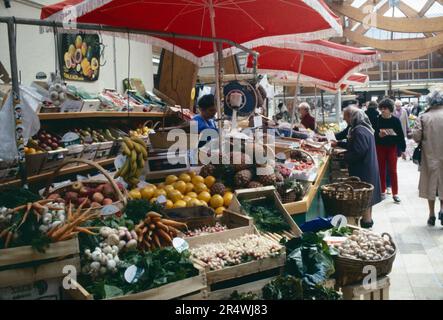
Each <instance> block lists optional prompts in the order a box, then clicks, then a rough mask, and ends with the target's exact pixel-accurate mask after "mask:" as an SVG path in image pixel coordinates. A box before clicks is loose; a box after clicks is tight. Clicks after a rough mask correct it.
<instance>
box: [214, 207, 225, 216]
mask: <svg viewBox="0 0 443 320" xmlns="http://www.w3.org/2000/svg"><path fill="white" fill-rule="evenodd" d="M225 210H226V208H225V207H218V208H217V209H215V214H216V215H217V216H219V215H222V214H223V212H224V211H225Z"/></svg>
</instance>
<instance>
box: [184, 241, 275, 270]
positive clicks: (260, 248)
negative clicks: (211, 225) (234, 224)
mask: <svg viewBox="0 0 443 320" xmlns="http://www.w3.org/2000/svg"><path fill="white" fill-rule="evenodd" d="M281 249H282V246H281V245H280V244H278V243H277V242H275V241H272V240H270V239H268V238H266V237H263V236H260V235H256V234H247V235H244V236H242V237H240V238H237V239H230V240H229V241H228V242H223V243H222V242H220V243H209V244H205V245H202V246H199V247H197V248H193V249H191V250H190V251H191V254H192V257H194V258H195V259H198V260H200V261H201V262H203V264H204V265H205V266H206V265H207V266H208V267H209V268H210V270H220V269H223V268H225V267H228V266H234V265H238V264H241V263H245V262H248V261H252V260H260V259H265V258H268V257H275V256H278V255H280V253H281Z"/></svg>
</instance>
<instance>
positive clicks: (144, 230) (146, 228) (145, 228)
mask: <svg viewBox="0 0 443 320" xmlns="http://www.w3.org/2000/svg"><path fill="white" fill-rule="evenodd" d="M148 230H149V229H148V227H146V226H145V227H144V228H143V230H142V234H145V233H146V232H148Z"/></svg>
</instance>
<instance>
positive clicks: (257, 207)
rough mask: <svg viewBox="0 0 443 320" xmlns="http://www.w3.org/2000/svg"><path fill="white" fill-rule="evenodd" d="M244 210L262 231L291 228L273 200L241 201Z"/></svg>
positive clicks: (277, 230) (279, 230)
mask: <svg viewBox="0 0 443 320" xmlns="http://www.w3.org/2000/svg"><path fill="white" fill-rule="evenodd" d="M240 204H241V206H242V208H243V210H244V211H245V212H246V213H247V214H248V215H249V216H251V217H252V218H254V224H255V225H256V226H257V228H258V229H259V230H260V231H264V232H277V233H278V232H281V231H288V230H289V229H290V227H289V224H288V223H287V222H286V221H285V219H284V218H283V215H282V214H281V213H280V212H279V211H278V209H276V208H275V206H274V205H273V201H270V200H268V199H267V200H263V201H261V200H260V201H247V200H243V201H240Z"/></svg>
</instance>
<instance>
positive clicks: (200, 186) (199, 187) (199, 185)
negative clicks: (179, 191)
mask: <svg viewBox="0 0 443 320" xmlns="http://www.w3.org/2000/svg"><path fill="white" fill-rule="evenodd" d="M194 191H195V192H196V193H197V194H200V193H201V192H203V191H208V187H207V186H206V185H205V184H204V183H203V182H199V183H197V184H195V185H194Z"/></svg>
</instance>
